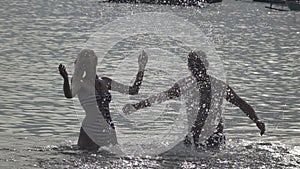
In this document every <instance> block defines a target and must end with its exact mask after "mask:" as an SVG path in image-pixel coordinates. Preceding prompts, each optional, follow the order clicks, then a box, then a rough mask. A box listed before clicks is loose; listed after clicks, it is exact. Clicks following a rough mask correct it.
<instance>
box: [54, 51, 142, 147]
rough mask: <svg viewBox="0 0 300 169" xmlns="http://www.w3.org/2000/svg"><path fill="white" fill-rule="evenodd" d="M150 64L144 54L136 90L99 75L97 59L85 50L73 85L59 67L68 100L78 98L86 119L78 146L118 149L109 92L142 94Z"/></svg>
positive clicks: (80, 55)
mask: <svg viewBox="0 0 300 169" xmlns="http://www.w3.org/2000/svg"><path fill="white" fill-rule="evenodd" d="M147 62H148V56H147V54H146V53H145V52H144V51H142V53H141V54H140V55H139V58H138V63H139V70H138V73H137V75H136V79H135V82H134V83H133V85H132V86H127V85H124V84H121V83H118V82H116V81H114V80H112V79H110V78H108V77H100V78H99V77H98V76H97V75H96V66H97V56H96V54H95V53H94V51H93V50H90V49H84V50H82V51H81V52H80V53H79V55H78V58H77V59H76V61H75V69H74V73H73V77H72V80H71V87H70V85H69V80H68V73H67V71H66V68H65V66H64V65H62V64H60V65H59V66H58V69H59V72H60V75H61V76H62V77H63V79H64V84H63V91H64V95H65V97H66V98H73V97H75V96H76V95H77V96H78V99H79V102H80V104H81V106H82V107H83V109H84V110H85V113H86V116H85V118H84V120H83V122H82V126H81V128H80V134H79V139H78V143H77V144H78V146H79V148H80V149H86V150H92V151H94V150H98V148H99V147H101V146H110V145H116V144H117V143H118V142H117V137H116V131H115V126H114V123H113V121H112V118H111V115H110V111H109V103H110V101H111V94H110V92H109V90H113V91H118V92H120V93H124V94H130V95H135V94H138V91H139V89H140V86H141V84H142V80H143V76H144V69H145V66H146V64H147Z"/></svg>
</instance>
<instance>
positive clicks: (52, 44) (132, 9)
mask: <svg viewBox="0 0 300 169" xmlns="http://www.w3.org/2000/svg"><path fill="white" fill-rule="evenodd" d="M0 4H1V6H2V8H1V9H0V14H1V18H0V20H1V24H0V28H1V35H2V36H1V39H0V43H1V45H0V49H1V50H0V51H1V52H0V56H1V60H0V64H1V66H0V72H1V74H0V78H1V83H0V89H1V91H0V96H1V102H0V115H1V119H0V124H1V131H2V132H1V137H2V139H1V145H2V146H1V147H2V149H1V152H3V153H1V154H2V155H1V163H2V162H3V163H4V162H5V166H11V165H14V160H15V161H16V160H17V161H18V162H20V163H23V162H24V163H26V164H28V165H29V166H31V167H32V165H33V164H35V165H38V164H37V163H36V161H39V160H40V161H45V159H44V158H42V159H40V157H39V156H37V155H36V154H35V153H32V152H31V151H29V150H28V149H30V147H31V148H32V147H34V145H33V144H32V142H33V141H38V140H39V138H40V137H41V139H43V140H44V143H45V144H43V145H40V147H44V146H46V145H60V144H61V142H63V140H66V139H67V140H72V141H76V140H77V134H78V131H79V122H78V119H77V117H76V113H75V112H74V109H73V107H72V105H73V104H72V101H71V100H66V99H65V98H64V97H63V94H62V79H61V77H60V76H59V75H58V72H57V65H58V64H59V63H64V64H66V65H67V69H68V70H69V72H71V71H72V63H73V61H74V58H75V57H76V55H77V53H78V51H79V50H80V48H81V47H82V46H84V43H85V41H86V40H87V39H88V37H89V35H90V34H91V32H92V31H93V29H94V28H96V27H99V26H101V25H103V24H106V23H108V22H110V21H112V20H113V19H114V18H116V17H119V16H126V15H130V14H132V13H137V12H147V11H156V12H161V11H162V12H175V13H176V14H177V15H179V16H182V17H184V18H186V20H188V21H190V22H192V23H193V24H195V25H198V26H199V27H200V28H201V29H202V30H203V31H204V32H205V33H206V35H207V36H208V37H210V38H211V39H212V40H213V41H214V42H215V45H216V49H217V51H218V52H219V54H220V55H221V57H222V60H223V62H224V65H225V70H226V71H227V78H228V83H229V84H230V85H231V86H232V87H233V88H234V89H235V90H236V92H237V93H238V94H239V95H240V96H241V97H242V98H245V99H246V100H247V101H249V103H250V104H251V105H253V107H254V109H255V110H256V111H257V114H258V115H259V117H261V118H262V119H263V120H264V121H265V122H266V125H267V133H266V136H263V137H259V132H258V129H257V128H256V126H255V124H253V123H252V122H250V120H248V118H247V117H245V115H244V114H243V113H242V112H241V111H240V110H239V109H237V108H235V107H232V106H231V105H229V104H228V107H227V111H226V115H225V119H226V133H227V138H228V140H231V139H232V140H234V142H235V140H237V139H244V140H252V141H259V142H270V141H274V140H275V141H279V142H281V143H284V144H286V145H288V146H299V141H300V137H299V128H300V125H299V124H300V123H299V121H300V119H299V116H298V112H299V110H300V109H299V107H300V101H299V100H300V99H299V96H300V94H299V84H300V83H299V82H300V79H299V77H300V76H299V75H300V74H299V69H298V68H299V66H300V62H299V55H300V53H299V46H300V41H299V39H300V24H299V20H300V19H299V18H300V16H299V15H300V13H296V12H278V11H270V10H268V9H265V8H264V5H263V4H259V3H246V2H239V1H226V2H223V4H222V5H212V6H210V7H207V8H204V9H200V10H197V9H195V8H182V7H170V6H157V5H132V4H130V5H124V4H98V3H97V2H95V1H88V2H86V1H79V0H78V1H72V2H58V1H47V2H45V1H38V0H37V1H34V2H32V1H22V2H18V1H1V2H0ZM99 72H101V70H99ZM103 72H105V70H103ZM24 135H26V137H27V139H24V138H25V136H24ZM55 137H56V138H55ZM54 138H55V139H54ZM56 139H59V140H60V141H57V140H56ZM45 140H47V141H45ZM46 143H47V144H46ZM249 144H250V143H249ZM253 144H254V147H253V148H250V149H247V148H246V149H247V151H246V152H244V150H245V148H244V147H245V146H243V145H241V144H238V145H241V147H242V148H241V147H240V148H236V149H235V148H232V147H230V146H231V144H230V141H229V142H228V143H227V146H229V150H230V151H231V150H232V151H233V154H231V156H230V155H229V156H228V154H230V151H228V152H227V151H225V152H224V154H226V155H224V156H222V155H221V154H222V153H221V154H220V153H218V158H215V160H213V162H211V165H208V164H206V166H208V167H209V166H216V167H218V166H220V167H221V166H230V167H234V166H241V165H242V166H243V164H240V163H238V162H241V163H244V164H245V165H244V166H245V167H251V165H252V164H253V163H251V162H250V161H248V160H247V158H252V156H251V153H252V150H255V151H254V153H256V155H255V156H254V157H255V158H257V160H258V159H259V158H265V157H266V156H267V155H268V154H270V153H274V152H276V151H277V150H276V149H277V148H278V149H280V146H278V145H277V146H275V147H272V148H271V150H265V149H263V150H261V147H263V146H258V148H257V147H256V145H255V143H253ZM25 147H27V148H28V147H29V148H28V149H26V148H25ZM296 148H297V147H296ZM39 149H40V148H39ZM45 151H46V152H43V151H42V152H40V154H39V155H45V154H50V156H49V159H50V158H51V157H52V156H55V158H56V159H59V158H58V157H62V159H60V160H62V161H61V163H58V164H56V165H58V166H59V165H62V166H65V165H68V164H67V162H68V160H69V161H70V159H68V158H71V159H72V158H74V159H75V160H73V161H74V162H76V161H77V162H78V160H79V159H76V158H77V156H74V157H73V156H71V157H70V156H69V155H67V157H68V158H67V157H66V155H64V154H61V153H56V152H55V151H54V152H52V150H51V149H46V150H45ZM72 151H73V150H72ZM286 151H289V150H288V149H287V150H285V149H284V150H282V151H281V150H280V151H279V153H278V154H275V155H274V156H271V157H270V158H274V159H268V160H270V161H271V162H274V163H275V161H277V160H279V159H281V161H283V162H284V160H287V159H286V158H285V153H286ZM297 151H298V152H299V147H298V150H297ZM16 154H17V155H16ZM237 155H241V158H244V160H242V159H240V158H236V156H237ZM27 156H30V157H32V158H28V157H27ZM96 156H97V157H98V155H96ZM84 157H85V156H83V157H82V158H84ZM277 157H278V158H277ZM45 158H46V157H45ZM47 158H48V157H47ZM65 158H66V159H67V161H63V159H65ZM103 158H104V157H103ZM108 158H109V157H108ZM222 159H223V160H222ZM289 159H291V157H289ZM80 160H82V159H80ZM108 161H109V163H110V164H106V165H112V166H113V165H122V164H124V165H125V164H128V165H129V164H132V163H137V165H139V164H140V163H143V165H144V164H145V166H151V165H152V164H153V167H155V165H156V163H158V162H161V161H164V160H161V159H147V160H145V159H140V161H139V160H132V161H130V160H126V159H123V160H121V161H118V159H114V158H111V160H108ZM149 161H150V162H149ZM166 161H167V162H166V163H170V165H171V166H172V165H181V167H183V168H189V167H192V166H194V165H197V166H201V164H203V163H205V162H207V161H205V160H201V159H198V161H197V160H194V161H193V160H190V161H186V162H183V163H182V164H180V163H178V162H177V161H168V160H166ZM95 162H98V163H99V161H95ZM283 162H280V163H279V164H278V165H279V166H277V167H282V168H284V167H286V166H284V164H283ZM46 163H47V162H45V163H41V166H40V167H42V164H46ZM281 163H282V165H280V164H281ZM82 164H84V160H83V162H82ZM93 164H95V163H93ZM290 164H291V166H293V165H294V166H295V165H299V159H298V163H295V164H294V162H291V163H290ZM74 165H75V164H70V166H73V167H75V166H74ZM95 165H97V163H96V164H95ZM132 165H135V164H132ZM167 165H168V164H167ZM256 165H257V166H260V164H255V166H256ZM204 167H205V166H204ZM274 167H275V166H274ZM29 168H30V167H29ZM271 168H272V167H271Z"/></svg>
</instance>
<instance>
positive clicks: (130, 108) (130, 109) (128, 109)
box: [122, 104, 137, 115]
mask: <svg viewBox="0 0 300 169" xmlns="http://www.w3.org/2000/svg"><path fill="white" fill-rule="evenodd" d="M122 110H123V113H124V114H126V115H129V114H131V113H133V112H135V111H137V110H136V109H135V108H134V106H133V105H132V104H126V105H125V106H124V107H123V108H122Z"/></svg>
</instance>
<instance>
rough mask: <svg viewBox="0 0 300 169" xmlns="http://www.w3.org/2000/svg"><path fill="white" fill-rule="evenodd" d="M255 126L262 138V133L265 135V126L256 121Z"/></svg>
mask: <svg viewBox="0 0 300 169" xmlns="http://www.w3.org/2000/svg"><path fill="white" fill-rule="evenodd" d="M256 126H257V127H258V128H259V130H260V135H261V136H262V135H263V134H264V133H265V131H266V127H265V124H264V123H263V122H261V121H259V120H258V121H257V122H256Z"/></svg>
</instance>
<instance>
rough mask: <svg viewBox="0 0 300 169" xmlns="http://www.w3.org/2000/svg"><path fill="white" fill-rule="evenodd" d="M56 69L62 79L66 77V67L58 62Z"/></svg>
mask: <svg viewBox="0 0 300 169" xmlns="http://www.w3.org/2000/svg"><path fill="white" fill-rule="evenodd" d="M58 70H59V73H60V75H61V76H62V77H63V78H64V79H68V72H67V70H66V67H65V66H64V65H62V64H59V66H58Z"/></svg>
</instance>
